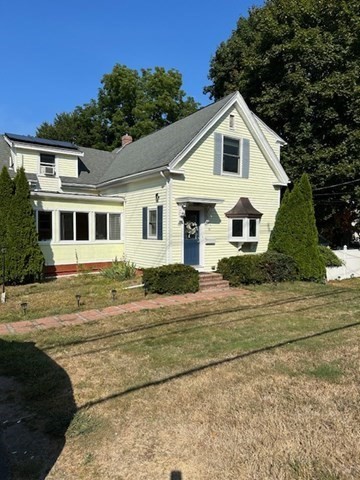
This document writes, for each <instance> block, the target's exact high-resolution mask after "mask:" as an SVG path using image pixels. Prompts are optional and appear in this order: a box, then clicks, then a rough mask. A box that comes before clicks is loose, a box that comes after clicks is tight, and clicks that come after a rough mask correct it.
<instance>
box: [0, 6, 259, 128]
mask: <svg viewBox="0 0 360 480" xmlns="http://www.w3.org/2000/svg"><path fill="white" fill-rule="evenodd" d="M2 1H3V2H4V5H3V8H2V9H1V10H2V14H1V17H2V19H1V25H0V45H1V47H2V62H1V68H0V132H2V133H3V132H11V133H19V134H24V135H33V134H35V130H36V127H37V126H39V125H40V123H41V122H43V121H52V120H53V118H54V116H55V114H56V113H60V112H64V111H71V110H73V109H74V107H75V106H76V105H82V104H84V103H86V102H88V101H89V100H90V99H91V98H95V97H96V95H97V91H98V88H99V87H100V80H101V77H102V75H103V74H104V73H109V72H110V71H111V69H112V67H113V66H114V65H115V64H116V63H120V64H125V65H126V66H128V67H130V68H133V69H141V68H150V67H154V66H162V67H165V68H166V69H170V68H176V69H177V70H179V71H180V73H182V75H183V88H184V90H185V91H186V93H187V94H188V95H191V96H193V97H194V98H195V100H196V101H198V102H200V103H201V104H202V105H206V104H207V103H209V98H208V97H207V96H205V95H203V93H202V91H203V87H204V86H205V85H207V84H208V83H209V82H208V79H207V75H208V71H209V63H210V58H211V56H212V55H213V54H214V53H215V51H216V48H217V47H218V45H219V44H220V43H221V42H222V41H224V40H227V39H228V38H229V36H230V35H231V32H232V30H233V29H234V28H235V27H236V22H237V20H238V18H239V17H240V16H247V13H248V9H249V8H250V7H251V6H252V5H261V4H263V1H261V0H253V1H252V0H222V1H219V0H218V1H215V0H192V1H190V0H182V1H181V2H174V1H171V0H167V1H165V0H153V1H145V0H139V1H132V2H131V1H129V2H123V1H121V0H118V1H116V0H102V1H95V0H72V1H70V0H59V1H51V0H46V1H45V0H32V1H30V0H10V1H9V0H8V1H6V5H5V0H2Z"/></svg>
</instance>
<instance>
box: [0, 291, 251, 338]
mask: <svg viewBox="0 0 360 480" xmlns="http://www.w3.org/2000/svg"><path fill="white" fill-rule="evenodd" d="M245 293H246V290H241V289H237V288H236V289H227V290H206V291H204V292H196V293H187V294H185V295H172V296H168V297H165V296H164V297H158V298H154V299H152V300H147V299H144V300H141V301H139V302H132V303H126V304H124V305H118V306H115V305H114V306H111V307H107V308H103V309H99V310H86V311H83V312H78V313H70V314H65V315H54V316H51V317H45V318H38V319H37V320H22V321H20V322H12V323H3V324H0V335H1V336H3V335H11V334H13V335H14V334H22V333H30V332H33V331H36V330H45V329H48V328H56V327H64V326H67V325H69V326H70V325H82V324H85V323H89V322H93V321H96V320H102V319H104V318H108V317H114V316H118V315H122V314H124V313H131V312H139V311H140V310H149V309H153V308H163V307H169V306H172V305H184V304H188V303H195V302H204V301H205V302H206V301H212V300H216V299H221V298H226V297H237V296H239V295H244V294H245Z"/></svg>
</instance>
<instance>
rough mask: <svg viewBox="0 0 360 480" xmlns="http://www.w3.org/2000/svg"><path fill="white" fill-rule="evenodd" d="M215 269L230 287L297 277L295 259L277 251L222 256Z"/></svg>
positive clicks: (289, 279)
mask: <svg viewBox="0 0 360 480" xmlns="http://www.w3.org/2000/svg"><path fill="white" fill-rule="evenodd" d="M217 270H218V272H219V273H221V274H222V275H223V277H224V278H225V279H226V280H229V282H230V285H231V286H232V287H237V286H239V285H255V284H261V283H267V282H287V281H294V280H297V279H298V268H297V264H296V262H295V260H294V259H293V258H291V257H289V256H288V255H284V254H282V253H278V252H265V253H261V254H258V255H241V256H236V257H229V258H222V259H221V260H220V261H219V263H218V268H217Z"/></svg>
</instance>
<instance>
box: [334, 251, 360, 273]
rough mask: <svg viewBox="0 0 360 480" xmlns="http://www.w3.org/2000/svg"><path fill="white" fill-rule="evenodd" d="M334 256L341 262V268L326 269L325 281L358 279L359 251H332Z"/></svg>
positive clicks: (359, 271)
mask: <svg viewBox="0 0 360 480" xmlns="http://www.w3.org/2000/svg"><path fill="white" fill-rule="evenodd" d="M333 252H334V253H335V255H336V256H337V257H339V258H340V260H342V261H343V263H344V265H342V266H341V267H330V268H327V269H326V278H327V280H343V279H344V278H352V277H360V250H348V249H347V247H344V250H333Z"/></svg>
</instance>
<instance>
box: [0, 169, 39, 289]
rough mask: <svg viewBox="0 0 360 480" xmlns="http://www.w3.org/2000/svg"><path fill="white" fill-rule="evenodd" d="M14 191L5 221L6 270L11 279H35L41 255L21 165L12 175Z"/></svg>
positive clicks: (24, 280)
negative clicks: (14, 175) (9, 212)
mask: <svg viewBox="0 0 360 480" xmlns="http://www.w3.org/2000/svg"><path fill="white" fill-rule="evenodd" d="M14 184H15V193H14V194H13V198H12V202H11V214H10V215H9V217H8V222H7V247H8V250H7V254H6V263H7V272H8V281H9V282H11V283H24V282H31V281H35V280H39V279H40V278H41V276H42V271H43V268H44V257H43V254H42V252H41V250H40V247H39V244H38V235H37V231H36V224H35V217H34V212H33V209H32V206H31V202H30V190H29V184H28V181H27V179H26V176H25V171H24V169H23V168H21V169H20V170H19V171H18V172H17V174H16V177H15V179H14Z"/></svg>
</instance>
